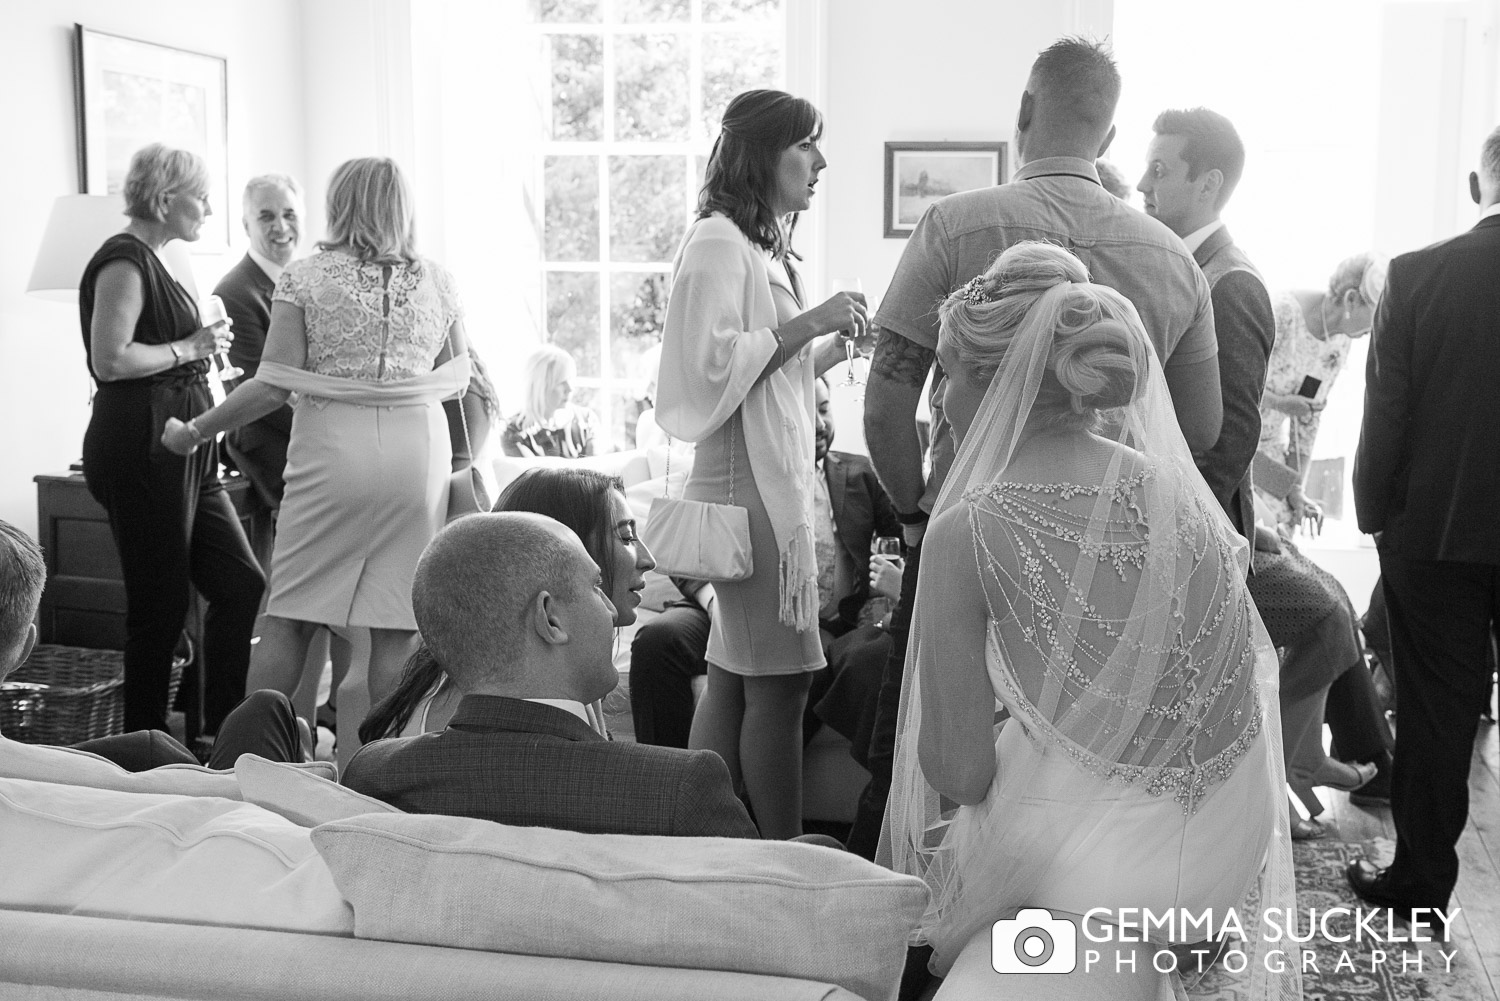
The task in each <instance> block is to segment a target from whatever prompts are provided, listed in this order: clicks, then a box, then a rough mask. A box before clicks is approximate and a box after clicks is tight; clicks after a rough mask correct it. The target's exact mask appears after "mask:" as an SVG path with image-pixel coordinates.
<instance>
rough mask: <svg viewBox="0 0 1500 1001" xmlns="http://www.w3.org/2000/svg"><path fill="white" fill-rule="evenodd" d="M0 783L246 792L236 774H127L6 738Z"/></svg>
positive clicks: (197, 769)
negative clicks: (242, 790)
mask: <svg viewBox="0 0 1500 1001" xmlns="http://www.w3.org/2000/svg"><path fill="white" fill-rule="evenodd" d="M294 767H296V768H300V769H305V770H307V771H309V772H311V773H313V774H315V775H321V776H323V777H325V778H328V779H334V778H337V776H338V772H337V770H336V768H335V767H334V765H333V764H331V763H330V762H327V761H310V762H307V763H306V764H302V765H296V766H294ZM0 778H7V779H29V780H31V781H34V782H55V783H57V784H58V785H70V786H87V787H89V788H91V789H114V790H116V791H118V792H143V793H162V794H171V795H178V796H221V797H223V798H225V799H239V798H241V797H240V787H239V785H238V784H236V782H235V780H234V772H231V771H215V770H214V769H212V768H204V767H203V766H201V765H162V766H160V767H159V768H151V769H147V770H146V771H144V772H127V771H126V770H125V769H123V768H121V767H120V766H119V765H117V764H115V763H114V762H113V761H110V760H108V759H107V758H101V757H100V756H99V755H97V754H90V753H89V752H88V751H76V750H74V749H73V748H71V747H52V746H50V745H47V744H23V743H21V742H20V741H16V740H6V739H5V738H3V737H0Z"/></svg>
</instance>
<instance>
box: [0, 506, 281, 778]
mask: <svg viewBox="0 0 1500 1001" xmlns="http://www.w3.org/2000/svg"><path fill="white" fill-rule="evenodd" d="M46 583H47V565H46V562H45V561H44V560H43V559H42V550H41V548H40V547H38V546H37V544H36V542H34V541H33V540H32V538H31V537H30V536H28V535H27V534H26V533H25V532H23V531H21V530H20V529H19V528H16V527H15V526H14V525H12V524H10V523H9V522H7V521H4V520H0V681H4V680H5V678H6V676H7V675H9V674H10V673H11V672H12V671H14V670H15V669H16V668H18V667H20V666H21V665H22V664H24V663H26V658H28V657H30V656H31V652H32V650H34V649H35V648H36V641H37V628H36V611H37V608H38V607H39V606H40V605H41V603H42V588H43V587H45V586H46ZM304 736H305V735H303V734H300V733H299V731H298V726H297V718H296V716H295V715H294V714H293V713H292V704H291V702H289V701H288V700H287V698H286V696H284V695H282V694H281V693H280V692H272V691H259V692H252V693H251V694H250V695H249V696H248V697H247V698H246V699H245V700H244V701H243V702H241V703H240V704H239V705H238V706H236V707H235V708H234V709H233V710H232V711H231V712H230V713H229V714H228V715H227V716H226V717H225V718H224V722H223V724H222V726H221V727H220V728H219V736H218V739H217V740H216V741H215V742H214V750H213V754H212V755H211V756H210V757H209V759H208V766H209V767H210V768H217V769H227V768H233V767H234V763H235V761H236V760H238V758H239V756H240V755H241V754H259V755H260V756H261V757H263V758H269V759H271V760H272V761H301V760H302V743H303V739H304ZM5 744H6V740H5V737H4V735H3V734H0V752H3V750H4V747H5ZM73 748H74V750H80V751H89V752H92V753H94V754H97V755H99V756H100V757H102V758H107V759H108V760H110V761H113V762H114V763H115V764H117V765H119V766H120V767H122V768H124V769H125V770H126V771H128V772H141V771H146V770H147V769H150V768H155V767H157V766H159V765H182V764H189V765H196V764H197V763H198V759H197V758H195V757H194V756H193V754H192V752H191V751H189V750H188V749H187V748H185V747H183V746H182V745H181V744H179V743H178V742H177V741H175V740H173V739H172V737H171V736H170V735H169V734H166V733H164V732H163V731H161V730H133V731H131V732H130V733H118V734H113V735H111V736H108V737H96V738H95V739H93V740H86V741H84V742H82V743H80V744H74V745H73Z"/></svg>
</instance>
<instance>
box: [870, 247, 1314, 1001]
mask: <svg viewBox="0 0 1500 1001" xmlns="http://www.w3.org/2000/svg"><path fill="white" fill-rule="evenodd" d="M940 315H941V318H942V330H941V334H940V336H939V339H938V359H939V361H940V362H941V364H942V367H943V371H944V372H946V373H947V378H948V382H947V387H946V390H945V395H944V397H943V409H944V411H945V413H946V415H947V418H948V420H949V422H950V423H951V425H952V427H953V429H954V433H955V434H956V435H958V436H959V438H960V444H959V451H958V456H957V458H956V459H955V461H954V464H953V466H952V468H951V470H950V471H949V473H948V475H947V478H946V481H945V486H944V488H943V492H942V494H941V495H940V496H939V499H938V503H937V506H936V509H935V510H934V511H933V518H932V522H931V527H930V529H929V530H928V532H927V536H926V539H925V542H924V547H925V550H926V551H925V552H924V554H923V560H922V562H923V567H924V571H928V568H932V567H943V568H944V570H943V573H942V574H941V575H939V574H936V573H932V572H930V571H928V572H924V573H923V575H922V579H921V585H920V587H919V589H918V592H917V605H916V611H915V619H914V622H913V631H912V642H911V646H910V652H909V654H908V656H909V657H910V658H911V663H912V664H913V665H914V669H909V670H908V671H907V674H906V687H905V690H904V691H903V692H902V698H901V712H902V719H901V729H900V731H899V737H898V744H897V751H896V767H895V779H894V782H893V788H892V790H891V800H890V805H889V808H888V810H887V813H886V819H885V829H884V831H883V833H882V840H881V854H880V856H879V857H878V860H879V861H882V862H884V863H886V864H888V865H890V866H891V867H892V868H894V869H897V870H898V871H902V872H906V873H912V874H916V875H919V876H921V877H923V878H924V879H925V880H926V882H927V883H928V885H929V887H930V888H931V890H932V903H931V906H930V907H929V908H928V911H927V913H926V915H925V917H924V919H923V924H922V926H921V928H920V929H919V932H918V940H919V941H925V942H927V943H928V944H930V945H931V946H932V948H933V959H932V964H931V965H932V969H933V971H934V972H935V973H938V974H940V975H943V974H946V975H949V978H950V982H951V984H952V986H957V983H958V982H960V981H962V982H964V983H970V982H974V983H983V984H984V986H985V991H984V995H985V996H986V997H1008V996H1015V997H1025V998H1035V997H1053V996H1056V997H1070V998H1080V997H1084V998H1086V997H1100V998H1104V997H1108V998H1126V997H1139V998H1158V997H1162V998H1168V997H1174V996H1182V994H1181V992H1182V989H1183V988H1182V984H1183V982H1184V981H1187V982H1189V983H1191V982H1193V981H1194V980H1196V979H1197V978H1198V977H1199V975H1200V967H1201V966H1203V965H1204V961H1203V959H1202V956H1203V954H1204V951H1205V950H1207V949H1208V948H1210V947H1213V943H1207V942H1206V941H1205V940H1207V939H1210V938H1221V937H1222V936H1221V935H1220V934H1218V933H1219V932H1221V930H1222V929H1223V927H1224V926H1223V923H1222V922H1223V921H1224V920H1225V919H1226V917H1227V915H1228V913H1229V912H1230V911H1231V910H1233V911H1234V912H1235V915H1236V917H1237V920H1238V927H1240V928H1243V930H1244V936H1245V937H1244V940H1243V941H1242V942H1233V943H1231V944H1230V946H1229V952H1228V953H1225V955H1224V958H1223V960H1222V961H1221V963H1220V964H1219V967H1218V968H1217V969H1216V971H1215V973H1214V976H1216V977H1221V978H1222V977H1224V976H1225V975H1226V974H1224V973H1223V971H1224V970H1230V971H1240V970H1243V972H1241V973H1238V979H1239V981H1240V982H1241V983H1240V992H1239V994H1237V996H1245V997H1253V998H1261V999H1285V998H1296V997H1300V996H1301V987H1300V980H1299V978H1298V975H1297V973H1296V962H1297V960H1296V956H1297V953H1296V952H1295V951H1290V952H1288V953H1287V956H1286V957H1285V962H1284V963H1283V962H1282V960H1281V959H1278V958H1277V957H1275V956H1271V957H1269V958H1267V957H1266V956H1265V955H1264V954H1265V953H1266V952H1268V951H1271V950H1274V949H1276V948H1277V946H1276V944H1275V943H1274V942H1270V943H1269V944H1268V943H1267V941H1266V940H1267V938H1268V937H1270V938H1274V934H1273V935H1271V936H1267V935H1263V934H1262V929H1261V927H1260V920H1261V916H1262V915H1263V914H1265V913H1266V909H1267V908H1291V907H1293V906H1294V899H1293V886H1292V873H1291V856H1290V845H1289V842H1288V840H1287V837H1286V834H1285V831H1286V830H1287V820H1286V815H1285V810H1286V800H1285V796H1284V795H1282V794H1281V790H1282V789H1283V784H1284V781H1285V780H1284V777H1283V772H1282V763H1281V761H1282V758H1281V737H1280V721H1279V718H1278V715H1277V700H1276V680H1277V663H1276V655H1275V651H1274V650H1273V649H1272V648H1271V646H1270V642H1269V639H1268V638H1267V636H1266V633H1265V628H1264V626H1262V624H1261V621H1260V618H1259V616H1258V615H1257V614H1256V612H1255V609H1254V606H1253V604H1252V603H1251V601H1250V599H1249V596H1248V592H1247V590H1246V587H1245V566H1246V545H1245V543H1244V541H1243V540H1242V539H1241V538H1240V537H1239V536H1238V535H1237V534H1236V533H1235V532H1234V530H1233V529H1232V528H1231V526H1230V524H1229V522H1228V520H1227V519H1226V518H1225V517H1224V515H1223V514H1222V512H1221V509H1220V508H1219V506H1218V504H1217V503H1216V502H1215V501H1214V498H1213V496H1212V495H1211V494H1210V492H1209V490H1208V488H1207V486H1206V485H1205V484H1204V482H1203V481H1202V479H1201V478H1200V477H1199V475H1198V473H1197V471H1196V469H1195V468H1194V466H1193V460H1192V456H1191V455H1190V454H1189V452H1188V449H1187V445H1186V443H1185V442H1184V440H1183V437H1182V434H1181V432H1180V430H1179V429H1178V427H1177V423H1176V420H1175V418H1174V416H1173V410H1172V405H1171V400H1170V399H1169V397H1168V395H1167V389H1166V384H1165V382H1164V380H1163V376H1162V371H1161V366H1160V364H1159V362H1158V361H1157V359H1156V356H1155V353H1154V351H1153V349H1152V347H1151V346H1150V342H1149V341H1148V340H1147V337H1146V334H1145V331H1144V329H1143V328H1142V326H1141V322H1140V318H1139V317H1138V316H1137V315H1136V311H1135V308H1134V307H1133V306H1132V305H1131V304H1130V302H1129V301H1128V300H1126V299H1125V298H1124V297H1123V296H1121V295H1120V294H1119V293H1117V292H1115V291H1114V290H1112V289H1109V288H1106V287H1104V286H1101V285H1093V284H1089V282H1088V273H1087V271H1086V270H1085V268H1084V266H1083V264H1082V263H1081V262H1080V261H1079V260H1078V259H1077V258H1076V257H1074V256H1073V255H1072V254H1070V253H1068V252H1067V251H1065V250H1063V249H1061V248H1059V247H1055V246H1051V245H1049V244H1042V243H1023V244H1018V245H1016V246H1013V247H1011V248H1010V249H1009V250H1007V251H1006V252H1005V253H1004V254H1002V255H1001V257H1000V258H999V259H998V260H997V261H996V262H995V263H994V264H993V265H991V267H990V268H989V270H988V271H986V272H985V273H984V274H983V275H981V276H979V277H977V278H975V279H974V280H973V281H971V282H969V284H968V285H966V286H964V287H963V288H962V289H960V290H959V291H957V292H955V293H953V294H952V295H950V296H949V297H948V299H947V300H946V301H945V302H944V303H943V304H942V306H941V308H940ZM1038 907H1042V908H1047V909H1049V910H1050V911H1051V916H1052V918H1053V919H1054V920H1055V921H1066V922H1068V923H1069V924H1071V925H1072V926H1073V932H1072V935H1073V936H1074V937H1075V938H1076V941H1077V944H1078V952H1077V956H1078V959H1077V966H1076V969H1075V971H1074V972H1073V973H1072V974H1070V975H1068V976H1058V977H1036V976H1007V975H1004V974H999V973H995V972H993V971H992V970H991V968H990V963H991V958H992V957H991V953H990V950H991V947H992V935H991V925H992V924H993V923H994V922H995V921H997V920H999V919H1011V918H1014V917H1015V916H1016V914H1017V912H1018V911H1019V910H1021V909H1022V908H1038ZM1131 908H1137V909H1145V908H1150V909H1151V912H1152V914H1153V915H1157V916H1159V919H1161V920H1165V916H1167V915H1169V914H1170V915H1181V914H1183V913H1187V914H1191V915H1193V916H1194V917H1195V918H1197V917H1199V916H1201V915H1202V914H1203V912H1204V911H1205V910H1206V909H1211V911H1212V914H1213V918H1212V927H1210V928H1204V927H1202V926H1188V927H1183V926H1182V924H1177V925H1176V926H1174V927H1148V928H1147V929H1146V930H1145V934H1144V938H1145V939H1146V940H1147V941H1146V942H1145V943H1144V944H1125V945H1120V944H1119V941H1120V939H1121V938H1122V931H1125V932H1126V936H1125V937H1135V938H1137V939H1139V938H1141V937H1142V935H1141V934H1140V932H1139V931H1129V930H1128V929H1124V928H1122V925H1129V924H1132V923H1134V924H1137V925H1139V924H1140V923H1141V921H1142V920H1143V919H1142V914H1143V912H1142V911H1141V910H1136V911H1132V910H1130V909H1131ZM1274 913H1277V914H1281V913H1290V912H1289V911H1276V912H1274ZM1085 915H1087V917H1085ZM1023 918H1025V919H1026V921H1023V922H1021V924H1022V925H1026V924H1034V923H1035V921H1034V919H1035V918H1036V915H1035V913H1034V912H1033V913H1031V914H1028V915H1023ZM1052 927H1054V928H1056V927H1057V926H1056V925H1055V924H1054V925H1053V926H1052ZM1232 928H1233V926H1231V929H1232ZM1064 932H1066V929H1065V928H1064ZM1007 934H1009V933H1007ZM1106 936H1107V937H1108V938H1110V939H1111V940H1112V941H1111V942H1108V943H1105V942H1102V941H1101V940H1102V939H1103V938H1105V937H1106ZM1066 937H1067V936H1066V934H1065V935H1064V938H1066ZM1026 938H1027V936H1026V935H1024V934H1023V936H1022V941H1020V942H1013V941H1010V940H1009V939H1007V938H1005V935H1003V934H1002V933H1001V932H1000V930H998V929H997V931H996V932H995V934H994V936H993V941H994V949H995V954H994V957H993V958H994V959H995V961H996V963H997V964H998V965H1000V966H1009V967H1010V968H1011V969H1020V970H1022V971H1024V972H1032V970H1031V969H1027V968H1028V967H1036V966H1037V964H1038V963H1039V962H1041V961H1043V960H1045V959H1046V958H1047V957H1046V956H1045V955H1042V956H1036V955H1034V953H1035V952H1036V950H1037V949H1038V948H1039V947H1040V945H1041V944H1042V942H1043V940H1042V939H1035V941H1034V942H1033V943H1032V944H1031V945H1029V946H1028V945H1025V944H1024V940H1025V939H1026ZM1033 938H1035V937H1034V936H1033ZM1056 938H1057V936H1053V939H1054V944H1059V943H1057V942H1056ZM1193 943H1199V944H1200V946H1201V948H1200V951H1199V952H1198V953H1197V954H1196V955H1195V954H1192V953H1190V951H1189V948H1186V947H1191V945H1192V944H1193ZM1060 944H1063V945H1065V942H1063V943H1060ZM1220 945H1222V943H1220ZM1172 946H1176V947H1178V948H1177V949H1176V950H1171V949H1170V947H1172ZM1281 948H1286V946H1285V944H1284V943H1283V944H1282V945H1281ZM1023 949H1024V951H1025V956H1022V952H1021V950H1023ZM1117 949H1118V955H1117V952H1116V950H1117ZM1293 949H1295V947H1293ZM1084 950H1094V953H1095V954H1096V955H1098V956H1101V957H1102V958H1100V959H1098V960H1095V961H1092V962H1090V961H1088V959H1087V954H1086V953H1085V951H1084ZM1002 953H1004V955H1002ZM1235 953H1237V954H1236V955H1231V954H1235ZM1131 957H1133V960H1132V958H1131ZM1132 961H1133V964H1134V970H1135V972H1134V975H1131V972H1130V970H1131V963H1132ZM1016 963H1020V964H1021V965H1020V966H1017V965H1016ZM1242 964H1243V965H1242ZM1174 965H1179V966H1180V970H1179V971H1178V972H1170V971H1172V969H1173V966H1174ZM1208 965H1212V964H1208ZM1054 968H1055V967H1054ZM1064 968H1065V967H1064ZM1117 969H1119V970H1121V971H1123V972H1117ZM1283 969H1284V972H1282V970H1283ZM1037 972H1040V971H1039V970H1038V971H1037ZM981 978H982V979H981ZM1007 990H1009V991H1010V992H1011V993H1006V991H1007ZM939 996H940V997H941V996H943V995H941V994H940V995H939Z"/></svg>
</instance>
